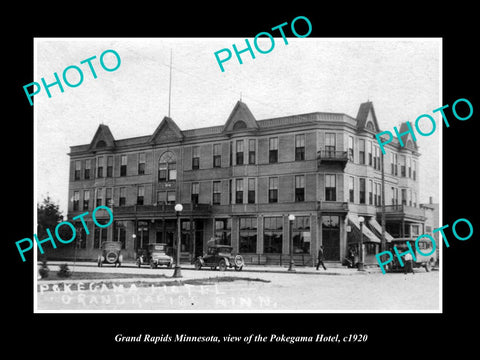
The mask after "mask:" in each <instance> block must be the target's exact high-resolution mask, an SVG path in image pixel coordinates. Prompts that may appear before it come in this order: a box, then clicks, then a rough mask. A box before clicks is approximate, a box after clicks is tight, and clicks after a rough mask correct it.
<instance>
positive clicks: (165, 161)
mask: <svg viewBox="0 0 480 360" xmlns="http://www.w3.org/2000/svg"><path fill="white" fill-rule="evenodd" d="M175 180H177V163H176V161H175V155H173V153H172V152H170V151H167V152H165V153H163V155H162V156H161V157H160V161H159V166H158V181H175Z"/></svg>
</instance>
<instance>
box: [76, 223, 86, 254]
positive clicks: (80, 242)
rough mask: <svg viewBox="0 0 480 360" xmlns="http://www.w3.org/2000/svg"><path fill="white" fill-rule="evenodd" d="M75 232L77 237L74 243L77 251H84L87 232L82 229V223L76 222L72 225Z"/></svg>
mask: <svg viewBox="0 0 480 360" xmlns="http://www.w3.org/2000/svg"><path fill="white" fill-rule="evenodd" d="M73 225H74V226H75V230H76V231H77V234H79V235H78V237H77V239H76V242H75V246H76V247H77V249H86V248H87V232H86V230H85V228H84V227H83V224H82V222H80V221H76V222H75V223H74V224H73Z"/></svg>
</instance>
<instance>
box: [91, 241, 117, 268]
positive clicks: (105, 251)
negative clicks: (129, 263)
mask: <svg viewBox="0 0 480 360" xmlns="http://www.w3.org/2000/svg"><path fill="white" fill-rule="evenodd" d="M101 250H102V253H101V254H100V255H98V259H97V265H98V266H99V267H101V266H103V264H114V265H115V266H116V267H118V266H120V265H122V261H123V256H122V254H121V250H122V243H121V242H119V241H105V242H104V243H102V246H101Z"/></svg>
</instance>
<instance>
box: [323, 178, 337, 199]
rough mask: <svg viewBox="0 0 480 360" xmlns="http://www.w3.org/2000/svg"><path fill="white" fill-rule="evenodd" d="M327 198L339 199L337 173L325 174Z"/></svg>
mask: <svg viewBox="0 0 480 360" xmlns="http://www.w3.org/2000/svg"><path fill="white" fill-rule="evenodd" d="M325 200H326V201H337V185H336V176H335V175H325Z"/></svg>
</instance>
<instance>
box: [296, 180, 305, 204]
mask: <svg viewBox="0 0 480 360" xmlns="http://www.w3.org/2000/svg"><path fill="white" fill-rule="evenodd" d="M295 201H296V202H302V201H305V175H296V176H295Z"/></svg>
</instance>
